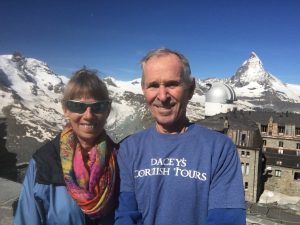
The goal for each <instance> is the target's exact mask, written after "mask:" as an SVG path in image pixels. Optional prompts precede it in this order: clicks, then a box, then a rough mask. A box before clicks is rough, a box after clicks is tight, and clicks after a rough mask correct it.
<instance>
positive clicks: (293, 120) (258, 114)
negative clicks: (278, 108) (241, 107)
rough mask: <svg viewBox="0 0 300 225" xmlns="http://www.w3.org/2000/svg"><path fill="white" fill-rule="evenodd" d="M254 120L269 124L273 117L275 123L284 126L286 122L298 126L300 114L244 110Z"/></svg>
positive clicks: (299, 125) (299, 124)
mask: <svg viewBox="0 0 300 225" xmlns="http://www.w3.org/2000/svg"><path fill="white" fill-rule="evenodd" d="M243 113H244V114H246V115H247V116H248V117H249V118H251V119H252V120H254V121H256V122H258V123H260V124H263V125H267V124H268V123H269V120H270V118H271V117H272V119H273V123H278V125H281V126H284V125H286V124H295V126H296V127H300V114H296V113H291V112H264V111H247V112H243Z"/></svg>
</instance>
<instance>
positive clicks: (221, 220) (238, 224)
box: [205, 208, 246, 225]
mask: <svg viewBox="0 0 300 225" xmlns="http://www.w3.org/2000/svg"><path fill="white" fill-rule="evenodd" d="M205 225H246V210H245V209H241V208H235V209H234V208H232V209H229V208H227V209H225V208H222V209H210V210H209V211H208V217H207V220H206V223H205Z"/></svg>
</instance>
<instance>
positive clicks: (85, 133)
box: [64, 98, 110, 148]
mask: <svg viewBox="0 0 300 225" xmlns="http://www.w3.org/2000/svg"><path fill="white" fill-rule="evenodd" d="M99 102H101V101H99V100H96V99H94V98H80V99H74V100H72V101H70V105H69V107H68V104H67V106H66V108H65V111H64V115H65V117H66V118H67V119H68V120H69V121H70V124H71V126H72V128H73V132H74V133H75V134H76V135H77V138H78V140H79V142H80V144H81V145H82V147H83V148H90V147H92V146H94V145H95V144H96V140H97V137H99V135H100V134H101V133H102V131H103V129H104V125H105V123H106V119H107V117H108V115H109V113H110V104H109V103H108V106H107V104H106V105H99ZM80 103H96V104H94V105H91V106H87V107H86V110H83V111H84V112H75V111H78V109H79V108H82V107H80V106H85V105H84V104H81V105H80ZM97 104H98V105H97ZM100 104H102V103H100ZM99 106H100V107H101V106H104V107H102V110H100V112H98V111H97V110H94V108H93V107H95V108H97V107H98V108H97V109H99ZM74 108H75V109H74ZM83 109H84V107H83ZM103 109H105V110H103Z"/></svg>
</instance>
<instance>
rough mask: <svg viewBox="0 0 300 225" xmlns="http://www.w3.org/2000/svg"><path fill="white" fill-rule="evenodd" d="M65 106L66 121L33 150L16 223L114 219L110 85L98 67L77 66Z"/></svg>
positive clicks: (34, 224) (72, 224)
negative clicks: (107, 127) (108, 126)
mask: <svg viewBox="0 0 300 225" xmlns="http://www.w3.org/2000/svg"><path fill="white" fill-rule="evenodd" d="M62 107H63V111H64V115H65V117H66V119H67V120H68V123H67V124H66V126H65V127H64V128H63V130H62V132H61V133H60V134H59V135H58V136H57V137H55V138H54V139H53V140H52V141H50V142H48V143H47V144H45V145H44V146H43V147H41V148H40V149H39V150H38V151H36V153H34V155H33V159H32V160H31V161H30V163H29V167H28V170H27V173H26V176H25V179H24V182H23V188H22V191H21V194H20V198H19V203H18V208H17V211H16V215H15V219H14V224H15V225H21V224H28V225H40V224H47V225H51V224H59V225H64V224H66V225H75V224H76V225H81V224H82V225H83V224H85V225H87V224H93V225H95V224H101V225H105V224H107V225H108V224H113V210H114V207H115V194H116V191H117V189H118V188H117V183H118V176H117V173H116V171H117V170H116V161H115V150H116V147H117V146H116V144H114V143H113V141H112V140H111V139H110V138H109V136H107V134H106V132H105V130H104V125H105V123H106V119H107V117H108V115H109V113H110V109H111V100H110V99H109V95H108V90H107V88H106V86H105V84H104V83H103V81H102V80H100V79H99V78H98V76H97V74H96V73H95V72H94V71H91V70H87V69H82V70H79V71H77V72H76V73H75V74H74V75H73V77H72V78H71V79H70V81H69V82H68V84H67V86H66V88H65V91H64V96H63V101H62Z"/></svg>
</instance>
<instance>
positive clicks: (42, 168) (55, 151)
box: [32, 135, 64, 185]
mask: <svg viewBox="0 0 300 225" xmlns="http://www.w3.org/2000/svg"><path fill="white" fill-rule="evenodd" d="M59 144H60V135H57V136H56V137H55V138H54V139H52V140H51V141H49V142H47V143H45V144H44V145H43V146H42V147H40V148H39V149H38V150H37V151H36V152H35V153H34V154H33V156H32V157H33V159H34V160H35V163H36V168H37V174H36V180H37V182H38V183H42V184H55V185H64V178H63V174H62V168H61V160H60V154H59Z"/></svg>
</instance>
